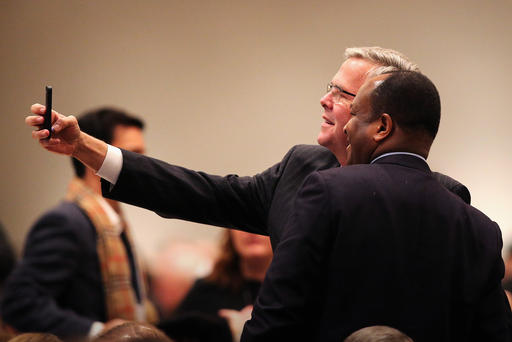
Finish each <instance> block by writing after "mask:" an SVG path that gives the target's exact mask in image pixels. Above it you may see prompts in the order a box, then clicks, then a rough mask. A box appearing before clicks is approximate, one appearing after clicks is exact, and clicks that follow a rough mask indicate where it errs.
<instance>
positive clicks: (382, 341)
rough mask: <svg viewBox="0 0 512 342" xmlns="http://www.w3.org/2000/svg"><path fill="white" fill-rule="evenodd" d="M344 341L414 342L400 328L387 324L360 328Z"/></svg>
mask: <svg viewBox="0 0 512 342" xmlns="http://www.w3.org/2000/svg"><path fill="white" fill-rule="evenodd" d="M343 342H414V341H413V340H412V339H411V338H410V337H409V336H407V335H406V334H404V333H403V332H401V331H400V330H397V329H394V328H391V327H388V326H385V325H374V326H371V327H366V328H363V329H359V330H357V331H356V332H354V333H352V334H351V335H350V336H349V337H347V338H346V339H345V340H344V341H343Z"/></svg>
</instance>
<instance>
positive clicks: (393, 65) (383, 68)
mask: <svg viewBox="0 0 512 342" xmlns="http://www.w3.org/2000/svg"><path fill="white" fill-rule="evenodd" d="M345 58H347V59H348V58H362V59H366V60H368V61H370V62H373V63H375V64H377V65H378V66H377V67H375V68H373V69H371V70H370V71H368V73H367V77H374V76H377V75H382V74H387V73H390V72H394V71H402V70H404V71H416V72H421V71H420V68H419V67H418V65H417V64H416V63H413V62H411V61H410V60H409V58H407V56H405V55H404V54H403V53H400V52H398V51H395V50H391V49H384V48H381V47H379V46H370V47H351V48H347V49H346V50H345Z"/></svg>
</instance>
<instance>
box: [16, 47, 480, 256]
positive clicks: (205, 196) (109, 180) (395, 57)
mask: <svg viewBox="0 0 512 342" xmlns="http://www.w3.org/2000/svg"><path fill="white" fill-rule="evenodd" d="M345 57H346V60H345V61H344V62H343V64H342V65H341V67H340V69H339V70H338V72H337V73H336V74H335V76H334V77H333V79H332V80H331V82H330V83H329V84H328V86H327V93H326V94H325V95H324V96H323V97H322V99H321V100H320V104H321V106H322V107H323V114H322V119H323V122H322V124H321V129H320V133H319V135H318V143H319V144H320V145H321V146H315V145H297V146H294V147H292V148H291V149H290V151H289V152H288V153H287V154H286V155H285V157H284V158H283V160H282V161H281V162H279V163H277V164H275V165H274V166H272V167H270V168H268V169H267V170H265V171H263V172H262V173H259V174H257V175H255V176H252V177H238V176H236V175H228V176H225V177H222V176H215V175H210V174H207V173H203V172H196V171H193V170H189V169H186V168H183V167H180V166H175V165H170V164H167V163H164V162H162V161H159V160H156V159H152V158H149V157H145V156H142V155H139V154H136V153H131V152H128V151H124V150H120V149H118V148H115V147H113V146H110V145H107V144H105V143H104V142H102V141H99V140H97V139H95V138H93V137H90V136H89V135H87V134H85V133H83V132H81V131H80V129H79V127H78V125H77V123H76V119H75V118H74V117H73V116H67V117H66V116H63V115H61V114H58V113H56V112H55V113H54V114H53V128H52V130H53V134H52V138H51V139H50V140H45V139H44V138H46V137H47V136H48V131H47V130H39V131H37V130H36V131H34V132H33V133H32V136H33V138H35V139H37V140H38V141H39V142H40V144H41V145H42V146H43V147H44V148H46V149H48V150H50V151H53V152H57V153H62V154H66V155H71V156H73V157H75V158H77V159H79V160H80V161H82V162H83V163H84V164H85V165H87V166H89V167H90V168H92V169H93V170H94V171H96V172H97V173H98V175H100V176H101V177H102V178H103V180H102V190H103V195H104V196H105V197H107V198H111V199H115V200H118V201H121V202H125V203H129V204H132V205H136V206H139V207H143V208H146V209H149V210H153V211H155V212H157V213H158V214H159V215H161V216H164V217H167V218H177V219H183V220H188V221H193V222H199V223H205V224H210V225H214V226H221V227H228V228H235V229H241V230H246V231H248V232H251V233H257V234H263V235H269V236H270V239H271V242H272V247H273V248H274V249H275V247H276V246H277V244H278V243H279V241H280V238H281V234H282V230H283V228H284V226H285V224H286V222H287V220H288V217H289V214H290V212H291V204H292V202H293V199H294V198H295V196H296V194H297V191H298V189H299V187H300V185H301V184H302V182H303V181H304V179H305V178H306V177H307V176H308V175H309V174H310V173H311V172H313V171H317V170H323V169H329V168H334V167H339V166H340V165H344V164H345V162H346V152H345V151H344V150H345V146H344V143H345V136H344V134H343V127H344V126H345V124H346V123H347V121H348V120H349V118H350V104H351V103H352V101H353V100H354V97H355V95H356V93H357V91H358V90H359V87H360V86H361V85H362V84H363V82H364V81H365V79H366V77H367V75H368V73H369V72H372V74H378V73H382V72H388V71H393V70H412V71H418V70H419V69H418V66H417V65H416V64H414V63H412V62H411V61H409V59H408V58H407V57H405V56H404V55H403V54H401V53H399V52H397V51H394V50H390V49H384V48H380V47H358V48H348V49H346V51H345ZM31 110H32V113H34V114H35V115H33V116H28V117H27V118H26V123H27V124H28V125H30V126H35V127H39V126H40V125H41V124H42V120H43V118H42V114H43V113H44V106H42V105H40V104H34V105H33V106H32V108H31ZM335 155H337V156H338V157H335ZM436 177H437V179H438V180H439V181H440V182H441V183H442V184H443V185H444V186H445V187H447V188H448V189H449V190H451V191H452V192H454V193H456V194H457V195H459V196H460V197H461V198H463V199H464V200H465V201H466V202H468V203H469V201H470V195H469V191H468V190H467V188H466V187H465V186H464V185H462V184H460V183H459V182H457V181H455V180H453V179H451V178H450V177H447V176H445V175H442V174H436Z"/></svg>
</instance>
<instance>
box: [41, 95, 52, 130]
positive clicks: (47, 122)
mask: <svg viewBox="0 0 512 342" xmlns="http://www.w3.org/2000/svg"><path fill="white" fill-rule="evenodd" d="M42 129H47V130H48V132H49V134H48V138H46V139H50V138H51V135H52V87H51V86H46V110H45V112H44V122H43V127H42Z"/></svg>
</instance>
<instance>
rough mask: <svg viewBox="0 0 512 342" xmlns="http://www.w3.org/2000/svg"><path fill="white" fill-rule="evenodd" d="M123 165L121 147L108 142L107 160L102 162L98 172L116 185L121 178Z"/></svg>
mask: <svg viewBox="0 0 512 342" xmlns="http://www.w3.org/2000/svg"><path fill="white" fill-rule="evenodd" d="M122 167H123V153H122V152H121V150H120V149H119V148H117V147H115V146H111V145H108V144H107V155H106V156H105V160H103V164H101V167H100V169H99V170H98V172H96V174H97V175H98V176H100V177H101V178H103V179H105V180H107V181H109V182H110V184H112V185H115V184H116V183H117V178H119V174H120V173H121V169H122Z"/></svg>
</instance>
